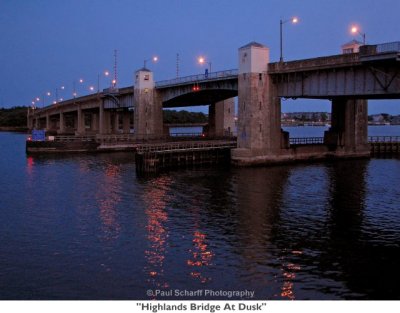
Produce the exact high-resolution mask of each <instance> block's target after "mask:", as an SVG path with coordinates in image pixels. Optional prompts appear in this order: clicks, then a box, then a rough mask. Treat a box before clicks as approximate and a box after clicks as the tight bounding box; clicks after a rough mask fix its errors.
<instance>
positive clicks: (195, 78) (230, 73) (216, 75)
mask: <svg viewBox="0 0 400 313" xmlns="http://www.w3.org/2000/svg"><path fill="white" fill-rule="evenodd" d="M238 73H239V71H238V70H237V69H232V70H226V71H220V72H213V73H209V74H199V75H191V76H185V77H179V78H174V79H169V80H162V81H159V82H156V83H155V87H156V88H160V87H166V86H171V85H182V84H187V83H190V82H199V81H206V80H215V79H226V78H229V77H235V76H237V75H238Z"/></svg>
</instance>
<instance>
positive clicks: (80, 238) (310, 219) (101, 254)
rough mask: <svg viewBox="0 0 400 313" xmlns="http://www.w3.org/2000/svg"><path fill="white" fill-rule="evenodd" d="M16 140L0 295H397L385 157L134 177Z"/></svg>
mask: <svg viewBox="0 0 400 313" xmlns="http://www.w3.org/2000/svg"><path fill="white" fill-rule="evenodd" d="M24 139H25V136H24V135H20V134H11V133H0V160H1V161H0V168H1V178H0V190H1V205H0V214H1V215H0V216H1V220H0V298H1V299H152V298H153V297H149V296H148V295H147V290H149V289H150V290H156V289H161V290H170V289H180V290H183V289H187V290H199V289H201V290H205V289H209V290H215V291H218V290H237V291H241V290H246V289H247V290H251V291H254V292H255V298H256V299H400V289H399V287H398V278H399V277H400V267H399V264H400V258H399V255H400V246H399V243H400V209H399V199H400V187H399V186H400V160H399V159H371V160H356V161H341V162H335V163H324V164H322V163H318V164H311V165H297V166H277V167H270V168H268V167H266V168H262V167H260V168H239V169H238V168H231V169H227V168H202V169H195V170H179V171H174V172H170V173H165V174H162V175H160V176H157V177H147V178H143V177H142V178H140V177H137V176H136V173H135V164H134V163H133V161H132V156H131V155H130V154H129V153H123V154H118V153H114V154H98V155H90V154H88V155H70V156H59V157H55V156H53V157H51V156H49V157H26V155H25V152H24ZM156 298H157V299H166V298H164V297H156ZM167 298H168V299H176V298H174V297H167ZM210 298H211V297H208V299H210ZM182 299H189V298H182ZM190 299H203V300H204V298H195V297H192V298H190ZM214 299H226V298H219V297H215V298H214Z"/></svg>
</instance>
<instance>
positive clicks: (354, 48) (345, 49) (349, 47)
mask: <svg viewBox="0 0 400 313" xmlns="http://www.w3.org/2000/svg"><path fill="white" fill-rule="evenodd" d="M362 45H363V43H362V42H360V41H357V40H352V41H350V42H348V43H345V44H344V45H342V53H343V54H348V53H357V52H359V51H360V47H361V46H362Z"/></svg>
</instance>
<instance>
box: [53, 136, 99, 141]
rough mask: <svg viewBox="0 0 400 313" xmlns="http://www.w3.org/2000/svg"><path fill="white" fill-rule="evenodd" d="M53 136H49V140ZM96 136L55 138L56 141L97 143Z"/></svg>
mask: <svg viewBox="0 0 400 313" xmlns="http://www.w3.org/2000/svg"><path fill="white" fill-rule="evenodd" d="M50 137H52V136H49V139H50ZM95 140H96V136H54V141H63V142H71V141H95Z"/></svg>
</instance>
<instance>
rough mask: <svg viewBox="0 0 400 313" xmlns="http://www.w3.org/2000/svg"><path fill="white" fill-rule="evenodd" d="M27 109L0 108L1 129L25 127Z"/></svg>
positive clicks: (18, 107)
mask: <svg viewBox="0 0 400 313" xmlns="http://www.w3.org/2000/svg"><path fill="white" fill-rule="evenodd" d="M27 112H28V108H27V107H24V106H16V107H12V108H9V109H5V108H0V126H1V127H26V115H27Z"/></svg>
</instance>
